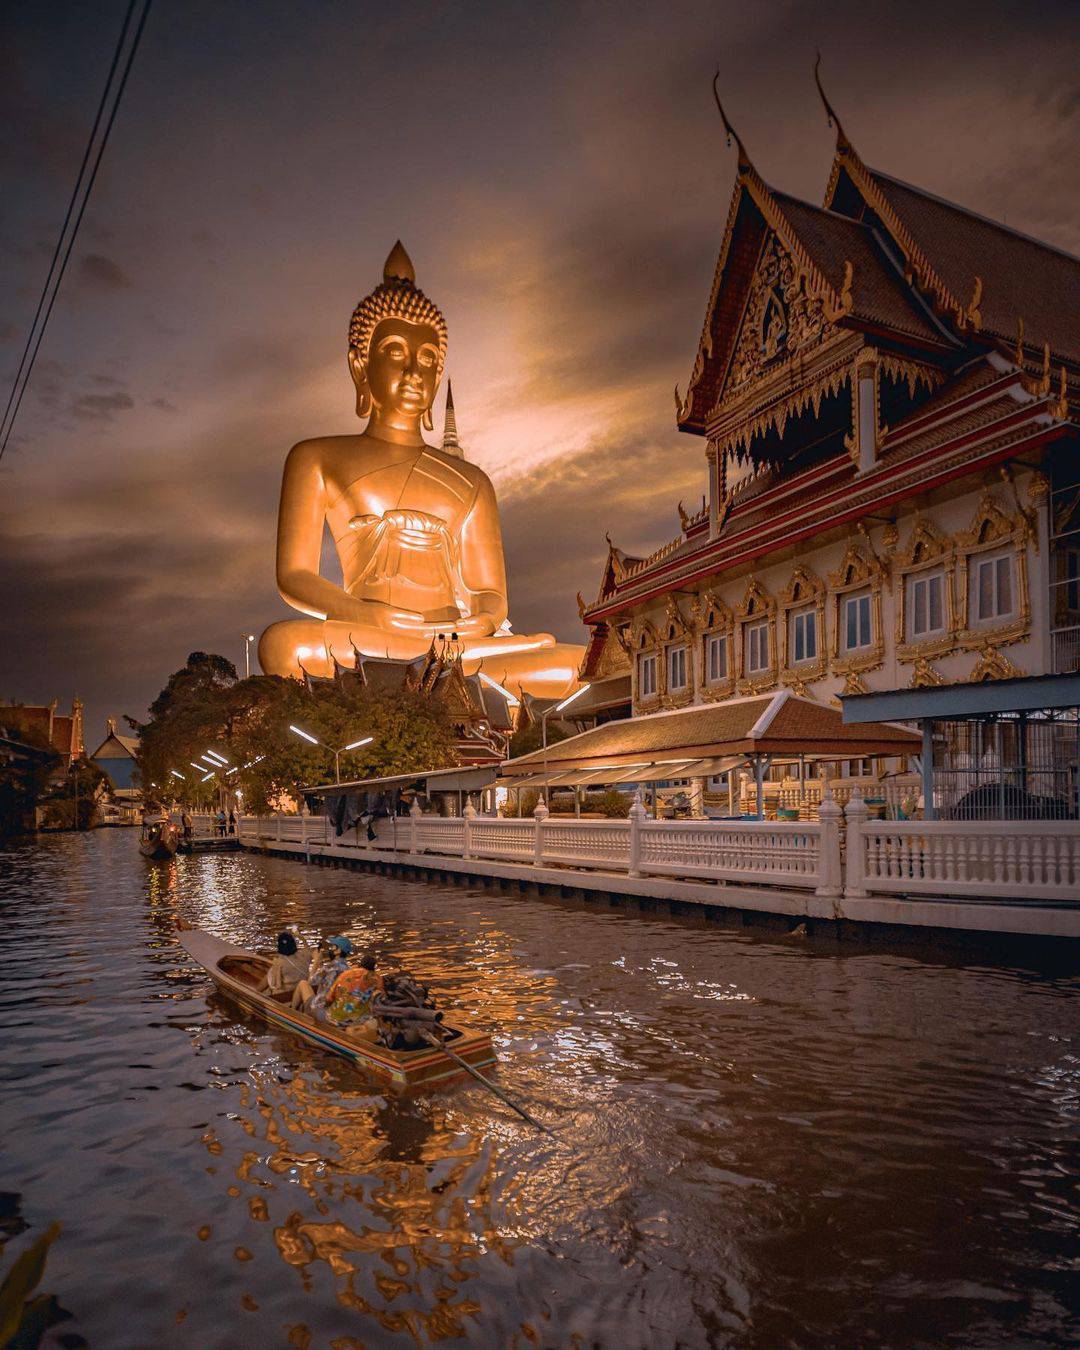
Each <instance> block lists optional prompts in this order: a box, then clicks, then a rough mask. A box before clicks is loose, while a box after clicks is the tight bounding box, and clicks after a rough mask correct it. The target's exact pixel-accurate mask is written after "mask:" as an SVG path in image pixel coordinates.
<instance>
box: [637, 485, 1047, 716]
mask: <svg viewBox="0 0 1080 1350" xmlns="http://www.w3.org/2000/svg"><path fill="white" fill-rule="evenodd" d="M1044 481H1045V480H1043V479H1042V477H1041V475H1038V474H1031V473H1022V474H1017V475H1015V477H1014V478H1013V479H1011V480H1009V479H1005V480H1000V481H998V482H995V483H994V484H992V485H991V486H983V487H976V488H969V489H968V490H965V491H962V492H959V493H957V494H956V495H954V496H943V497H939V498H938V499H937V500H935V501H932V502H930V503H928V504H926V505H925V506H922V507H920V508H915V507H910V508H908V509H906V510H904V511H903V512H902V513H901V514H900V515H899V516H898V517H897V518H896V520H895V523H887V522H885V521H882V522H880V523H874V524H872V525H869V526H868V528H866V529H865V530H861V529H859V528H857V527H854V526H853V527H852V528H851V530H850V532H849V533H848V534H847V535H846V536H844V537H842V538H833V539H830V540H829V542H827V543H822V544H819V545H817V546H815V545H814V544H813V543H812V542H811V543H810V544H808V545H806V546H805V547H800V548H799V549H798V550H797V551H796V552H794V553H792V551H791V550H790V549H788V550H785V551H784V553H783V554H782V555H780V556H778V560H777V561H775V562H772V561H769V560H768V559H763V560H761V561H760V562H759V563H758V564H757V566H756V567H754V568H753V570H750V571H748V570H747V569H745V568H743V569H741V570H740V571H739V572H738V573H737V574H730V575H721V576H719V577H714V578H712V579H711V582H709V583H706V584H702V585H700V586H696V587H695V588H693V589H694V593H693V594H688V591H689V590H690V588H680V589H679V590H677V591H674V592H672V593H671V594H669V595H668V596H666V597H664V598H663V599H661V600H658V601H656V602H654V603H652V604H650V605H649V606H647V607H644V608H643V609H642V610H641V611H638V612H636V613H635V614H634V616H633V624H632V627H631V630H630V639H631V658H632V662H633V671H634V711H635V712H636V713H640V714H644V713H649V712H655V711H659V710H661V709H665V708H677V707H684V706H688V705H690V704H691V703H703V702H709V701H715V700H718V699H723V698H728V697H732V696H738V695H741V694H750V693H758V692H763V691H765V690H768V689H777V688H791V689H793V690H795V691H796V692H799V693H805V694H808V695H810V696H812V697H814V698H816V699H819V700H821V701H826V702H827V701H829V700H832V699H834V698H836V697H837V696H838V695H839V694H841V693H852V692H861V691H875V692H876V691H879V690H886V689H905V688H909V687H913V686H919V685H932V684H952V683H955V682H961V681H965V680H978V679H988V678H1006V677H1009V676H1013V675H1034V674H1042V673H1045V672H1046V671H1047V670H1048V669H1049V666H1050V662H1049V646H1050V643H1049V600H1048V575H1049V573H1048V560H1047V552H1048V548H1047V510H1048V503H1047V498H1046V494H1045V491H1044V490H1043V484H1044ZM763 633H764V634H765V636H764V637H763V636H762V634H763ZM710 639H711V640H712V643H713V646H712V653H711V661H712V670H711V672H710V670H709V662H710V649H709V647H708V644H709V642H710ZM680 647H682V648H685V656H684V657H683V658H680V657H679V656H678V655H677V651H678V649H679V648H680ZM721 649H723V651H722V654H721ZM650 657H653V658H655V664H654V665H653V668H652V673H653V676H654V680H653V683H654V684H655V689H654V691H653V692H649V690H648V687H647V686H648V684H649V682H650V673H649V671H648V670H646V669H644V668H643V664H642V663H643V662H646V663H647V662H648V661H649V659H650ZM682 661H684V662H685V666H686V674H685V683H680V680H681V678H682V672H681V665H680V663H681V662H682ZM710 673H711V674H712V676H713V678H711V679H710V678H709V676H710Z"/></svg>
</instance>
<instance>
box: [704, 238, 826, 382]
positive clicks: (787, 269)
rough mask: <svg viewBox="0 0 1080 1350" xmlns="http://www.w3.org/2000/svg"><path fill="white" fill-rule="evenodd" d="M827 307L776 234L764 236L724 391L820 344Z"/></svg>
mask: <svg viewBox="0 0 1080 1350" xmlns="http://www.w3.org/2000/svg"><path fill="white" fill-rule="evenodd" d="M824 329H825V305H824V300H823V298H822V296H821V295H820V294H814V293H813V292H812V291H811V289H810V278H809V276H808V275H807V273H806V271H805V270H803V269H801V268H800V267H799V266H798V265H797V264H796V262H795V259H794V258H793V257H792V255H791V254H790V253H789V252H788V250H787V249H786V248H784V246H783V245H782V244H781V242H780V240H779V239H778V238H777V236H776V234H775V233H770V234H769V235H767V236H766V239H765V242H764V244H763V245H762V250H761V256H760V258H759V259H758V265H757V270H756V272H755V274H754V280H753V282H752V283H751V286H750V296H749V299H748V300H747V304H746V310H745V312H744V315H743V321H742V328H741V329H740V332H739V336H738V338H737V339H736V342H735V350H734V352H733V353H732V357H731V365H730V367H729V374H728V380H727V386H726V389H727V391H733V390H737V389H738V388H739V387H740V386H741V385H743V384H746V383H747V382H748V381H749V380H752V379H754V378H755V377H756V376H758V375H759V374H761V372H762V371H763V370H764V369H765V368H766V367H767V366H768V365H769V364H770V363H771V362H773V361H775V360H776V359H777V358H778V357H781V356H794V355H795V354H796V353H797V352H801V351H804V350H806V349H807V348H808V347H812V346H814V345H815V344H816V343H817V342H819V341H820V340H821V336H822V333H823V332H824Z"/></svg>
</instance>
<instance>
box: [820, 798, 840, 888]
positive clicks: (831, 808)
mask: <svg viewBox="0 0 1080 1350" xmlns="http://www.w3.org/2000/svg"><path fill="white" fill-rule="evenodd" d="M842 814H843V813H842V812H841V810H840V806H839V804H838V802H837V800H836V798H835V797H834V796H833V794H832V790H831V789H826V792H825V796H824V797H822V799H821V807H820V809H819V815H820V819H821V852H820V854H819V855H818V858H819V861H818V887H817V890H816V891H815V892H814V894H815V895H820V896H824V897H826V898H829V899H832V898H835V897H837V896H839V895H841V894H843V890H844V876H843V871H842V867H841V862H840V819H841V816H842Z"/></svg>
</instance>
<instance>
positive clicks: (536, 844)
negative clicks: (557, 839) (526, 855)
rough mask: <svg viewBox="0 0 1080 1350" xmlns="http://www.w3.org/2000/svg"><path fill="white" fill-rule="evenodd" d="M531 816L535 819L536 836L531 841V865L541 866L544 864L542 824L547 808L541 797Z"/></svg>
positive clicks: (545, 819)
mask: <svg viewBox="0 0 1080 1350" xmlns="http://www.w3.org/2000/svg"><path fill="white" fill-rule="evenodd" d="M533 818H534V819H535V821H536V838H535V840H534V841H533V866H534V867H542V866H543V864H544V824H545V822H546V821H547V818H548V809H547V807H546V806H545V805H544V799H543V797H541V798H540V800H539V801H538V802H537V803H536V810H535V811H534V812H533Z"/></svg>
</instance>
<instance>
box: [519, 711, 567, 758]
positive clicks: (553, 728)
mask: <svg viewBox="0 0 1080 1350" xmlns="http://www.w3.org/2000/svg"><path fill="white" fill-rule="evenodd" d="M575 735H577V732H576V731H575V730H574V728H573V727H572V726H570V725H569V724H568V723H566V722H562V721H560V720H559V719H558V718H557V717H549V718H548V728H547V743H548V745H549V746H552V745H558V743H559V741H565V740H566V738H567V737H568V736H575ZM543 742H544V733H543V728H542V727H541V724H540V718H539V717H538V718H537V719H536V721H535V722H529V723H527V724H526V725H523V726H519V727H518V729H517V731H515V732H514V734H513V736H512V737H511V738H510V758H511V759H516V758H517V757H518V755H528V754H531V753H532V752H533V751H534V750H539V749H540V748H541V746H542V745H543Z"/></svg>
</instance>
